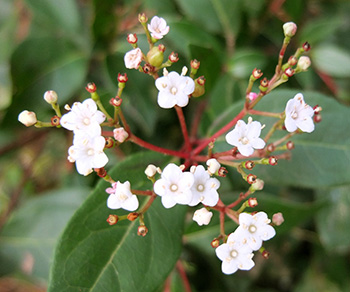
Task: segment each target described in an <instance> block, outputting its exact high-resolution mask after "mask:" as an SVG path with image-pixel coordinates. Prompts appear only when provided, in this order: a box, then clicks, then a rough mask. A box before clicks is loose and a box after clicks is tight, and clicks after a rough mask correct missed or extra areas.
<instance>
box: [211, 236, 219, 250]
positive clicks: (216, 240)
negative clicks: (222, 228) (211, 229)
mask: <svg viewBox="0 0 350 292" xmlns="http://www.w3.org/2000/svg"><path fill="white" fill-rule="evenodd" d="M210 245H211V247H212V248H217V247H218V246H219V245H220V240H219V239H217V238H214V239H213V240H212V241H211V243H210Z"/></svg>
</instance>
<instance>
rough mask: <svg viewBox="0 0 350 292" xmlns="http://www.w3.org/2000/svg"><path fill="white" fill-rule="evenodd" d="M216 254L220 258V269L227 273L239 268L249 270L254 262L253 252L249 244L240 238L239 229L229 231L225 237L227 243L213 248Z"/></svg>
mask: <svg viewBox="0 0 350 292" xmlns="http://www.w3.org/2000/svg"><path fill="white" fill-rule="evenodd" d="M215 253H216V256H217V257H218V258H219V259H220V260H222V264H221V270H222V272H223V273H224V274H226V275H229V274H233V273H235V272H236V271H237V270H238V269H239V270H250V269H251V268H252V267H254V265H255V263H254V261H253V260H252V258H253V256H254V254H253V253H252V249H251V248H250V247H249V245H247V244H244V243H243V242H242V240H241V234H240V232H239V231H237V229H236V231H235V232H234V233H231V234H230V235H229V236H228V238H227V243H223V244H221V245H220V246H219V247H217V248H216V250H215Z"/></svg>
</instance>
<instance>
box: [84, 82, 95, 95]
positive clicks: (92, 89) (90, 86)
mask: <svg viewBox="0 0 350 292" xmlns="http://www.w3.org/2000/svg"><path fill="white" fill-rule="evenodd" d="M85 89H86V90H87V91H88V92H90V93H94V92H96V84H95V83H93V82H91V83H88V85H86V87H85Z"/></svg>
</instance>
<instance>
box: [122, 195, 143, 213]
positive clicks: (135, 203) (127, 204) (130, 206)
mask: <svg viewBox="0 0 350 292" xmlns="http://www.w3.org/2000/svg"><path fill="white" fill-rule="evenodd" d="M121 207H122V208H123V209H124V210H127V211H135V210H136V209H137V208H138V207H139V200H138V199H137V197H136V196H135V195H132V196H131V197H130V198H129V199H127V200H125V201H124V202H122V203H121Z"/></svg>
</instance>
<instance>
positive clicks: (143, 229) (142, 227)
mask: <svg viewBox="0 0 350 292" xmlns="http://www.w3.org/2000/svg"><path fill="white" fill-rule="evenodd" d="M147 232H148V228H147V227H146V226H145V225H140V226H139V227H138V228H137V235H139V236H143V237H145V236H146V234H147Z"/></svg>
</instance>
